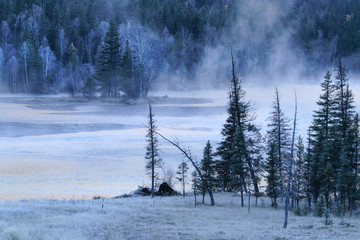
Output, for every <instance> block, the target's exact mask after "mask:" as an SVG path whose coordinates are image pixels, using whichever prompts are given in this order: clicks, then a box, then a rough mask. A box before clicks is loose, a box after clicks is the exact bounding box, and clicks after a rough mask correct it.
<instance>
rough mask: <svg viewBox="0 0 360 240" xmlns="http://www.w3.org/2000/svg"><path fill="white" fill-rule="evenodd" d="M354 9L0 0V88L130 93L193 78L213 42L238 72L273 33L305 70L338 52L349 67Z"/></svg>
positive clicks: (330, 4) (256, 63) (184, 0)
mask: <svg viewBox="0 0 360 240" xmlns="http://www.w3.org/2000/svg"><path fill="white" fill-rule="evenodd" d="M359 10H360V3H359V2H358V1H330V0H323V1H316V2H313V1H307V0H296V1H295V0H294V1H284V0H276V1H272V2H271V3H267V2H265V1H260V2H258V3H255V2H253V1H231V0H207V1H203V0H169V1H160V0H153V1H149V0H128V1H122V0H111V1H106V0H77V1H75V0H68V1H63V0H56V1H52V0H15V1H11V0H1V1H0V22H1V31H0V33H1V34H0V37H1V41H0V66H1V67H0V70H1V71H0V76H1V78H0V80H1V81H0V86H1V91H2V92H15V93H17V92H25V93H57V92H70V93H72V94H73V95H84V96H87V97H92V96H104V97H114V98H118V97H120V96H127V98H131V99H137V98H142V97H145V96H146V95H147V92H148V91H149V90H150V89H152V88H154V87H155V86H156V83H158V82H159V81H160V80H159V79H161V82H162V83H164V82H165V83H168V84H169V85H171V86H173V87H181V86H183V85H185V84H186V83H191V82H195V81H199V79H197V73H198V71H199V69H201V66H202V64H203V63H204V61H205V60H206V59H207V58H213V57H212V56H208V54H207V53H208V52H209V49H217V47H219V46H224V47H225V48H226V49H230V47H231V48H233V51H234V57H235V59H236V62H237V64H238V67H239V69H240V70H241V73H240V74H241V75H242V76H243V75H247V74H251V73H253V72H259V71H260V72H261V71H265V70H266V69H267V67H268V66H272V65H274V63H273V62H274V59H276V58H277V57H278V56H277V55H276V54H277V53H278V52H279V49H278V47H279V44H280V45H281V43H282V41H286V42H287V45H288V47H289V49H291V51H292V52H293V54H294V55H295V56H296V58H301V61H302V62H303V63H304V65H305V69H306V70H307V71H306V72H307V73H306V74H313V73H317V72H318V71H319V70H323V69H327V68H329V67H334V66H336V62H337V60H338V59H339V58H343V59H344V61H345V63H346V65H347V66H349V67H350V68H351V69H352V70H353V71H357V70H359V67H358V66H359V65H358V64H357V63H358V61H357V60H356V59H357V56H358V54H359V47H360V33H359V30H360V29H359V28H360V27H359V26H360V24H359V21H360V20H359V19H360V16H359V15H360V11H359ZM284 36H286V38H284ZM284 39H285V40H284ZM280 52H281V51H280ZM284 57H286V56H284ZM215 61H217V60H216V59H215ZM219 61H220V59H219ZM224 72H226V71H224ZM161 76H163V77H161ZM164 76H165V77H164ZM168 76H172V77H174V78H170V77H168ZM275 77H276V76H275ZM201 81H206V79H205V80H204V79H201ZM217 81H218V83H219V84H226V81H225V79H217Z"/></svg>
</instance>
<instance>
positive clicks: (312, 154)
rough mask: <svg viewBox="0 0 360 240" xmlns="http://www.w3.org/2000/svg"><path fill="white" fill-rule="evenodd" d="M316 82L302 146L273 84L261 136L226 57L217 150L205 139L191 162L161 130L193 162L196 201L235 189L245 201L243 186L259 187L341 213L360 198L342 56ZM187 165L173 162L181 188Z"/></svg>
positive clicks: (274, 198) (355, 132) (354, 118)
mask: <svg viewBox="0 0 360 240" xmlns="http://www.w3.org/2000/svg"><path fill="white" fill-rule="evenodd" d="M321 90H322V92H321V95H320V97H319V100H318V102H317V106H318V109H317V110H315V111H314V114H313V121H312V124H311V126H310V127H309V130H308V136H307V146H305V143H304V140H303V138H302V137H301V136H298V138H297V141H296V143H295V144H294V145H293V144H292V140H291V138H290V136H291V131H293V129H291V127H290V124H289V120H288V118H287V117H286V116H285V113H284V112H283V110H282V109H281V104H280V102H281V101H280V94H279V91H278V89H277V88H276V90H275V95H274V101H273V104H272V110H271V112H270V116H269V118H268V121H269V124H268V126H267V133H266V136H265V137H262V136H261V134H260V131H259V128H258V127H257V126H256V125H255V124H254V117H253V115H252V114H251V113H250V107H251V103H250V102H248V101H246V100H245V91H244V90H243V89H242V84H241V81H240V80H239V78H238V77H237V74H236V72H235V63H234V60H233V61H232V79H231V81H230V90H229V104H228V107H227V112H228V118H227V120H226V123H225V124H224V126H223V130H222V136H223V137H222V141H221V142H220V143H219V146H218V148H217V149H216V151H213V150H212V146H211V143H210V142H209V141H208V142H207V143H206V146H205V148H204V151H203V157H202V160H201V161H200V162H199V163H198V162H196V161H194V160H193V158H192V156H191V153H190V152H189V151H188V150H186V149H184V148H182V147H180V146H179V145H178V144H177V143H174V142H171V141H170V140H168V139H166V138H165V137H163V136H162V135H160V136H162V137H163V138H164V139H165V140H167V141H169V142H170V143H171V144H173V145H174V146H176V147H177V148H178V149H179V150H180V151H181V152H182V153H183V154H184V156H185V157H187V158H188V159H189V160H190V161H191V162H192V164H193V166H194V167H195V171H194V172H193V173H192V182H193V185H192V186H193V189H194V192H195V194H196V193H201V194H202V195H203V201H204V196H205V194H206V193H207V192H208V193H209V194H210V193H211V192H213V191H229V192H238V193H239V194H240V196H241V205H242V206H244V196H245V194H246V195H248V196H250V195H251V194H252V195H253V196H255V197H256V199H257V197H259V196H261V195H262V194H263V193H266V195H267V196H268V197H269V198H270V199H271V203H272V206H273V207H275V208H277V206H278V202H279V199H281V201H283V200H284V198H285V196H286V193H287V191H289V197H290V199H291V203H290V206H289V207H290V208H291V209H296V210H297V211H299V209H301V206H300V201H301V200H303V201H304V202H306V206H304V207H305V208H306V209H308V210H310V209H313V210H314V212H315V213H316V214H318V215H322V214H323V213H324V211H325V209H326V212H327V213H330V212H332V213H334V214H338V215H343V214H345V212H346V211H350V212H352V210H354V209H355V208H356V207H357V201H359V200H360V174H359V159H358V158H359V151H360V141H359V133H360V132H359V131H360V128H359V127H360V125H359V116H358V114H357V113H355V111H354V99H353V95H352V92H351V90H350V86H349V82H348V78H347V70H346V68H345V67H344V66H343V65H342V62H341V61H339V65H338V69H337V73H336V76H335V79H333V78H332V76H331V73H330V72H329V71H328V72H327V73H326V75H325V77H324V80H323V82H322V83H321ZM295 127H296V126H295ZM293 141H294V142H295V140H293ZM291 151H292V152H293V153H294V154H291ZM290 164H291V167H290ZM187 170H188V166H187V165H186V163H184V162H183V163H182V164H180V166H179V171H178V174H179V176H180V178H179V180H181V182H182V184H183V191H184V192H183V194H184V195H185V190H184V189H185V181H184V178H185V174H186V172H187ZM289 171H291V174H289ZM289 176H290V177H289ZM261 180H265V182H266V187H265V189H264V190H265V191H260V190H261V189H260V187H259V186H260V185H262V184H260V182H261ZM288 184H289V185H288ZM287 185H288V186H290V187H287ZM211 198H212V196H211ZM255 204H257V203H255ZM304 207H303V208H304Z"/></svg>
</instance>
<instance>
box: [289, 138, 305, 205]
mask: <svg viewBox="0 0 360 240" xmlns="http://www.w3.org/2000/svg"><path fill="white" fill-rule="evenodd" d="M295 147H296V158H295V163H294V174H293V179H294V180H293V185H292V195H293V198H292V199H293V204H292V207H294V205H296V207H297V208H298V207H299V202H300V199H301V196H302V195H303V194H304V193H305V190H304V188H305V183H306V179H305V178H304V175H305V174H304V173H305V146H304V143H303V139H302V137H301V136H300V135H299V137H298V139H297V143H296V146H295Z"/></svg>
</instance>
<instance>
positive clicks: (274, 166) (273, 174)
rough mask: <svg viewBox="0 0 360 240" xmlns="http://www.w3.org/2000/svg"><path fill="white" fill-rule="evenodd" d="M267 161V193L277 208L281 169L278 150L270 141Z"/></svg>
mask: <svg viewBox="0 0 360 240" xmlns="http://www.w3.org/2000/svg"><path fill="white" fill-rule="evenodd" d="M268 148H269V149H268V152H267V158H266V163H265V166H264V170H265V171H266V175H265V179H266V183H267V185H266V194H267V195H268V197H270V199H271V206H272V207H275V208H277V198H278V197H279V195H280V194H281V187H282V183H281V171H280V169H279V166H278V163H279V159H278V151H277V147H276V144H275V143H270V146H269V147H268Z"/></svg>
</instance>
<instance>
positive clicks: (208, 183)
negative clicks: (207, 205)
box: [200, 141, 215, 203]
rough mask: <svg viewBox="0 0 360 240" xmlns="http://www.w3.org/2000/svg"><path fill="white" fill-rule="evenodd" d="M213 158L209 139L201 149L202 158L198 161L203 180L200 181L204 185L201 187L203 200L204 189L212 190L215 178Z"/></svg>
mask: <svg viewBox="0 0 360 240" xmlns="http://www.w3.org/2000/svg"><path fill="white" fill-rule="evenodd" d="M214 164H215V162H214V158H213V152H212V146H211V143H210V141H207V143H206V146H205V148H204V151H203V158H202V160H201V162H200V169H201V171H202V173H203V178H204V182H203V183H202V184H203V185H205V186H204V187H203V190H204V191H203V200H202V202H203V203H204V198H205V193H206V189H207V188H210V189H211V190H214V180H215V168H214Z"/></svg>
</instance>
